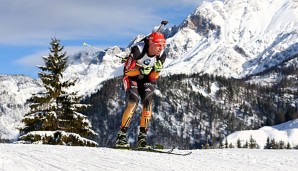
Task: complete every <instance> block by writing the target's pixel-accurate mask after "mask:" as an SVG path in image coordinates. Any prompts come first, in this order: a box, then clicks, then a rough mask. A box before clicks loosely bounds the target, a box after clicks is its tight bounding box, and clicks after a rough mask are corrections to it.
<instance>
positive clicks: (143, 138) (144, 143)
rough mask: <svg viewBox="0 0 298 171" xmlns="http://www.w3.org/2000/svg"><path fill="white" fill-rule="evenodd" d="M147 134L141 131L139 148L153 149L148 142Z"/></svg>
mask: <svg viewBox="0 0 298 171" xmlns="http://www.w3.org/2000/svg"><path fill="white" fill-rule="evenodd" d="M146 139H147V134H146V133H144V132H140V133H139V136H138V146H137V148H138V149H151V148H152V147H151V146H150V145H148V144H147V140H146Z"/></svg>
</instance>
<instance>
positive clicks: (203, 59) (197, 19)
mask: <svg viewBox="0 0 298 171" xmlns="http://www.w3.org/2000/svg"><path fill="white" fill-rule="evenodd" d="M175 32H176V33H175V34H173V33H172V35H173V36H172V37H171V38H169V39H168V42H169V48H170V50H169V52H170V54H171V55H170V56H172V57H173V58H174V59H176V60H174V61H172V63H171V64H170V65H169V67H168V72H169V73H177V72H182V73H193V72H204V73H210V74H217V75H224V76H228V77H236V78H239V77H245V76H247V75H251V74H256V73H259V72H261V71H264V70H266V69H268V68H270V67H273V66H276V65H278V64H280V63H281V62H283V61H285V60H287V59H289V58H291V57H292V56H293V55H295V54H298V41H297V39H298V1H297V0H270V1H268V0H250V1H246V0H226V1H224V2H222V1H215V2H212V3H210V2H205V3H203V4H202V5H201V6H200V7H199V8H198V9H197V10H196V11H195V12H194V13H193V14H191V15H190V16H188V17H187V19H186V20H185V21H184V22H183V24H182V25H181V26H180V27H179V29H176V30H175Z"/></svg>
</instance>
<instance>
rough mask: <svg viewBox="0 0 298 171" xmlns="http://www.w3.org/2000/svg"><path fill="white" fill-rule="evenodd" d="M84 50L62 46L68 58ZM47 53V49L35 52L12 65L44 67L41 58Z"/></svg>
mask: <svg viewBox="0 0 298 171" xmlns="http://www.w3.org/2000/svg"><path fill="white" fill-rule="evenodd" d="M99 48H105V47H99ZM84 49H85V47H82V46H68V47H65V46H64V49H63V52H66V55H68V56H70V55H73V54H75V53H77V52H79V51H82V50H84ZM49 53H50V51H49V49H45V50H41V51H37V52H35V53H32V54H30V55H27V56H24V57H21V58H19V59H17V60H15V61H14V63H16V64H18V65H21V66H25V67H35V66H36V65H44V61H43V59H42V56H47V55H49Z"/></svg>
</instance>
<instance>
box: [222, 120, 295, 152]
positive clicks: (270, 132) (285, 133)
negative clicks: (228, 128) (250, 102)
mask: <svg viewBox="0 0 298 171" xmlns="http://www.w3.org/2000/svg"><path fill="white" fill-rule="evenodd" d="M251 136H252V138H253V139H255V141H256V143H257V144H258V145H259V147H260V148H264V147H265V145H266V141H267V138H269V139H270V140H272V139H274V140H275V142H277V143H279V142H280V141H283V142H284V143H285V145H286V144H287V143H289V144H290V146H291V147H296V146H298V138H297V137H298V119H296V120H292V121H288V122H286V123H282V124H279V125H275V126H272V127H270V126H264V127H262V128H260V129H258V130H246V131H237V132H234V133H233V134H230V135H229V136H228V137H227V138H226V139H227V141H228V142H229V143H232V144H233V145H234V146H235V147H237V145H236V144H237V141H238V140H240V142H241V143H242V145H244V143H245V142H246V141H247V142H249V140H250V138H251ZM224 141H225V140H224Z"/></svg>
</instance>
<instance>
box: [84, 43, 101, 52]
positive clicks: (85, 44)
mask: <svg viewBox="0 0 298 171" xmlns="http://www.w3.org/2000/svg"><path fill="white" fill-rule="evenodd" d="M83 46H89V47H91V48H93V49H96V50H99V51H101V49H99V48H97V47H95V46H92V45H90V44H88V43H86V42H84V43H83Z"/></svg>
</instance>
